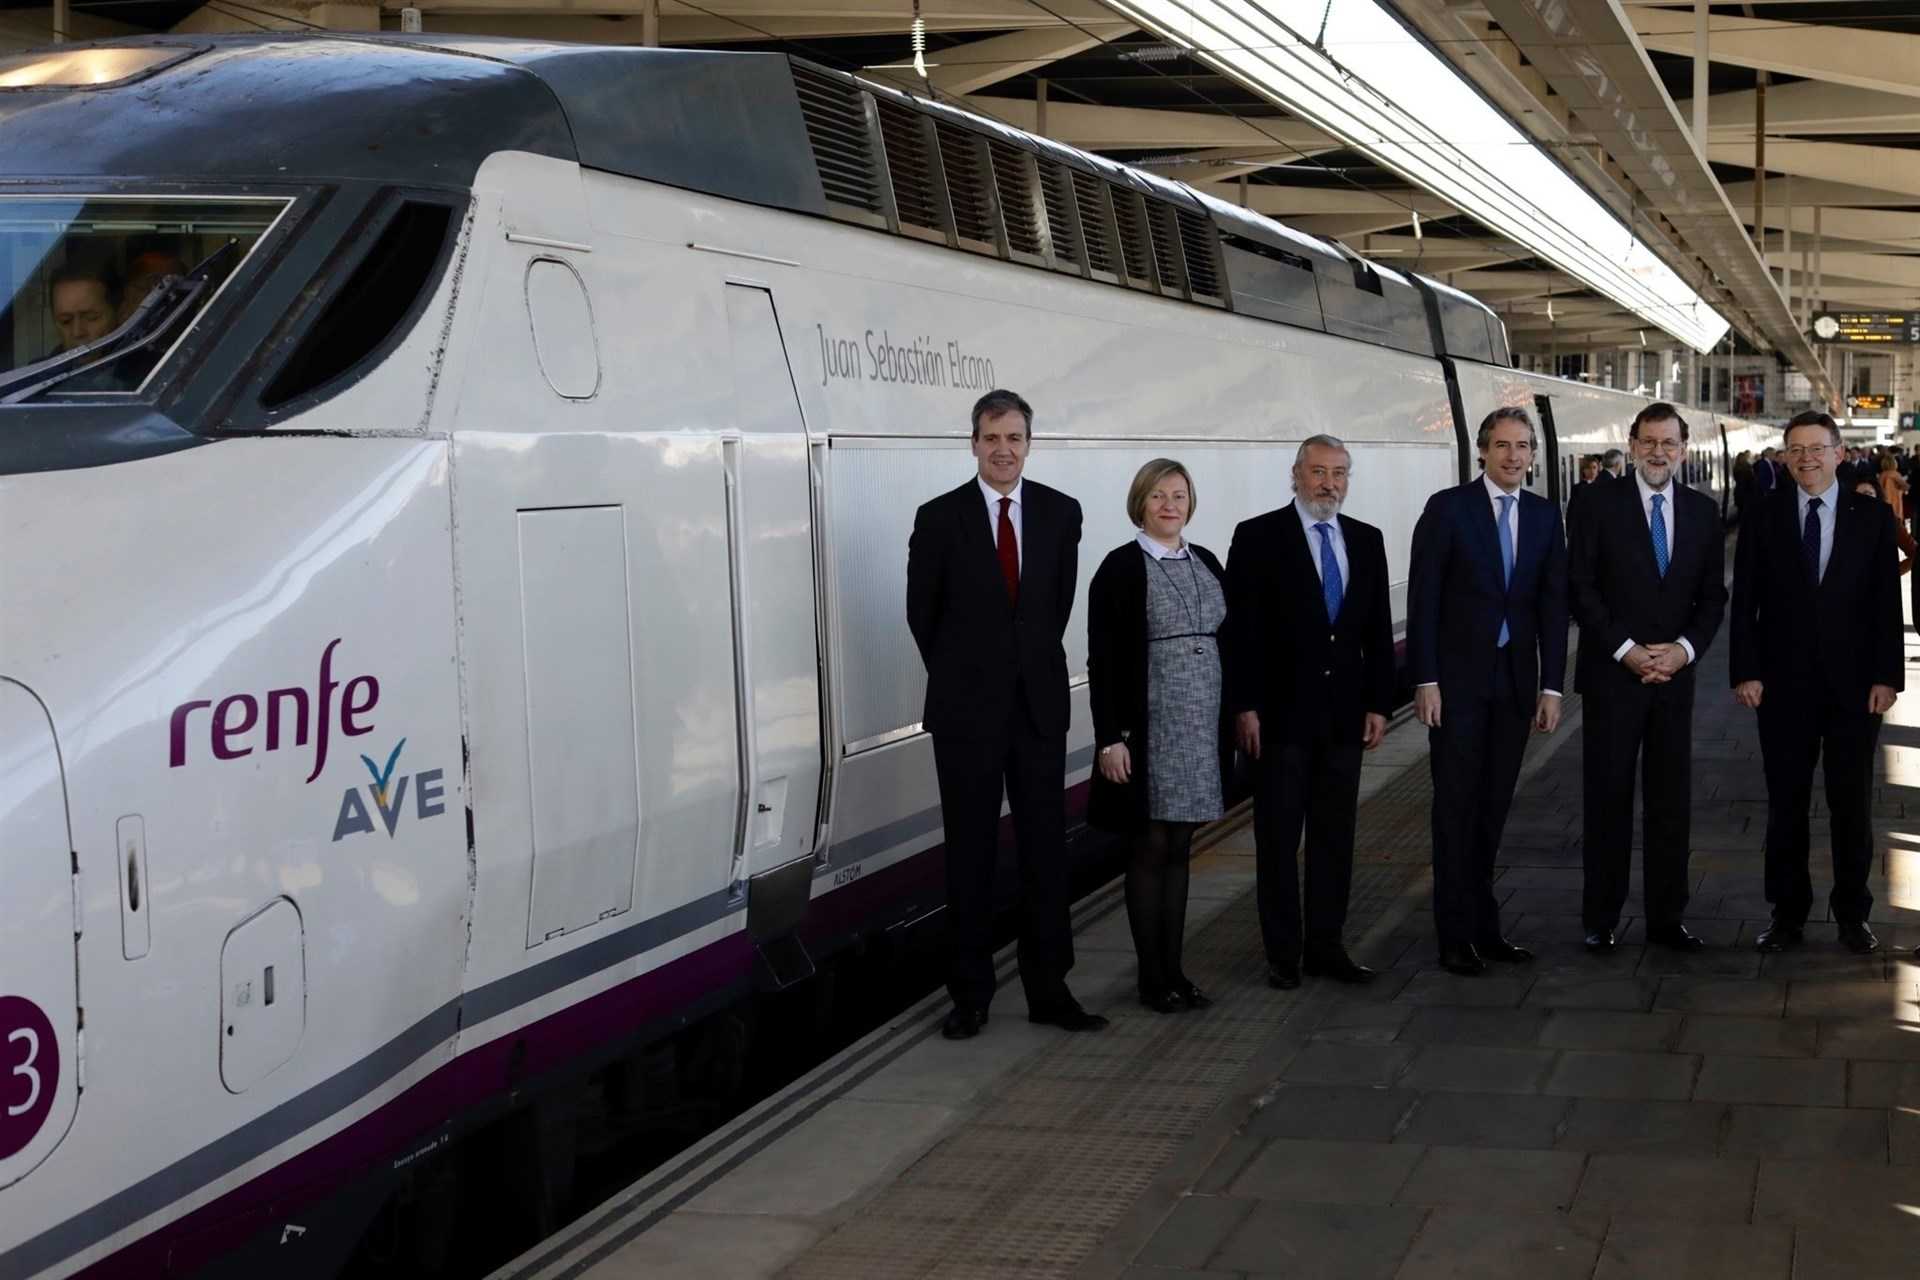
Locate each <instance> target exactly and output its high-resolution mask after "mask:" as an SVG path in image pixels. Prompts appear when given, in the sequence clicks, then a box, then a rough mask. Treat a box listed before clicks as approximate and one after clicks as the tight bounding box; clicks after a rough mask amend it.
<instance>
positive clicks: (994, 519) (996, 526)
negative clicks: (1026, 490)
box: [974, 476, 1027, 569]
mask: <svg viewBox="0 0 1920 1280" xmlns="http://www.w3.org/2000/svg"><path fill="white" fill-rule="evenodd" d="M974 483H975V484H977V485H979V486H980V492H981V493H982V494H983V495H985V497H986V499H987V537H988V539H989V540H990V541H992V543H993V545H994V546H996V547H997V546H999V545H1000V498H1001V495H1000V494H999V493H996V492H995V491H994V488H993V486H992V485H990V484H988V483H987V482H986V481H985V480H982V479H980V478H979V477H978V476H976V477H974ZM1024 484H1026V481H1025V480H1015V481H1014V482H1013V491H1012V492H1011V493H1008V494H1006V495H1005V496H1007V497H1009V498H1012V499H1013V505H1012V506H1010V507H1008V508H1007V519H1009V520H1011V521H1013V546H1014V549H1015V550H1016V551H1018V552H1019V553H1020V567H1021V568H1023V569H1024V568H1025V567H1026V563H1027V561H1026V553H1027V541H1026V537H1027V535H1026V530H1025V529H1024V528H1023V527H1022V526H1021V523H1020V488H1021V486H1022V485H1024Z"/></svg>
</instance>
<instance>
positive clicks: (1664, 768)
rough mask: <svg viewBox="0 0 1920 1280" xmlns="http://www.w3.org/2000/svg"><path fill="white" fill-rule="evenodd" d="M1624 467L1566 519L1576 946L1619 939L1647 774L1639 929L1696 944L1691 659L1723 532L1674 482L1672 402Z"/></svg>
mask: <svg viewBox="0 0 1920 1280" xmlns="http://www.w3.org/2000/svg"><path fill="white" fill-rule="evenodd" d="M1627 434H1628V437H1629V443H1630V444H1631V446H1632V449H1633V478H1632V479H1631V480H1629V481H1628V482H1627V483H1625V484H1615V485H1609V486H1607V487H1606V488H1604V489H1600V490H1597V491H1595V492H1593V493H1590V494H1588V495H1587V496H1586V497H1585V498H1584V499H1583V500H1582V502H1581V504H1580V506H1579V508H1578V514H1577V515H1576V516H1575V517H1574V518H1572V519H1571V520H1570V521H1569V528H1570V529H1571V541H1572V546H1571V548H1570V550H1569V553H1568V570H1567V578H1568V587H1569V591H1570V593H1571V597H1572V601H1573V617H1574V620H1575V621H1577V622H1578V623H1579V624H1580V657H1579V661H1578V665H1577V667H1576V670H1575V673H1574V674H1575V679H1576V680H1577V681H1578V682H1579V689H1580V692H1581V693H1583V694H1585V695H1586V721H1585V723H1584V725H1583V726H1582V728H1581V734H1582V737H1583V740H1584V742H1585V755H1584V759H1583V761H1582V766H1581V767H1582V770H1583V773H1584V775H1585V787H1584V798H1585V803H1584V805H1583V820H1584V823H1585V841H1584V843H1585V846H1586V847H1585V851H1584V859H1585V865H1586V881H1585V894H1584V897H1583V902H1582V908H1581V911H1582V915H1583V916H1584V917H1585V920H1584V926H1583V927H1584V929H1585V933H1586V944H1587V949H1588V950H1590V951H1594V952H1608V951H1612V950H1613V949H1614V946H1615V944H1616V941H1617V939H1616V930H1617V929H1618V928H1619V926H1620V913H1621V910H1622V908H1623V907H1624V906H1625V905H1626V901H1627V882H1628V877H1629V874H1630V871H1631V868H1632V851H1631V847H1632V844H1633V788H1634V780H1635V777H1636V776H1638V777H1641V778H1644V779H1645V785H1644V787H1643V788H1642V791H1643V794H1642V804H1643V806H1644V808H1645V810H1646V816H1645V820H1644V823H1643V829H1644V831H1645V833H1646V842H1645V843H1646V847H1645V849H1644V850H1643V852H1642V854H1641V858H1642V862H1643V864H1644V866H1645V868H1646V876H1645V885H1646V888H1645V899H1646V922H1647V924H1646V934H1647V941H1648V942H1650V943H1653V944H1654V945H1656V946H1666V947H1671V948H1674V949H1676V950H1680V951H1694V950H1698V949H1699V948H1700V947H1701V946H1702V945H1703V943H1702V942H1701V940H1700V938H1699V937H1698V936H1697V935H1695V934H1694V933H1692V932H1690V931H1689V930H1688V929H1687V927H1686V925H1684V924H1683V923H1681V913H1682V912H1683V911H1684V910H1685V908H1686V905H1687V893H1688V889H1689V887H1690V884H1691V881H1690V877H1689V876H1688V873H1687V853H1688V831H1689V825H1690V823H1689V819H1690V816H1691V810H1690V809H1689V807H1688V806H1689V800H1688V792H1689V785H1690V782H1691V779H1692V776H1693V690H1694V665H1693V664H1694V663H1695V662H1696V661H1697V660H1698V659H1699V657H1700V655H1701V654H1703V653H1705V652H1706V650H1707V645H1708V644H1709V643H1711V642H1712V640H1713V636H1714V633H1715V632H1716V631H1718V630H1719V629H1720V619H1721V616H1722V615H1723V614H1724V613H1725V612H1726V607H1727V588H1726V583H1725V578H1726V539H1725V535H1724V534H1723V533H1722V532H1721V528H1720V511H1719V508H1718V506H1716V505H1715V503H1714V501H1713V499H1711V498H1709V497H1708V496H1707V495H1706V494H1704V493H1700V492H1698V491H1697V490H1694V489H1689V488H1687V487H1686V485H1684V484H1681V483H1679V481H1678V479H1677V477H1676V475H1675V473H1676V471H1677V470H1678V468H1679V464H1680V462H1681V460H1682V459H1684V458H1685V457H1686V453H1687V422H1686V419H1685V418H1682V417H1681V416H1680V411H1679V410H1677V409H1675V408H1674V407H1673V406H1672V405H1670V404H1651V405H1648V406H1647V407H1646V408H1644V409H1642V410H1641V411H1640V413H1639V415H1638V416H1637V417H1635V418H1634V420H1633V426H1632V427H1631V428H1630V429H1629V431H1628V433H1627Z"/></svg>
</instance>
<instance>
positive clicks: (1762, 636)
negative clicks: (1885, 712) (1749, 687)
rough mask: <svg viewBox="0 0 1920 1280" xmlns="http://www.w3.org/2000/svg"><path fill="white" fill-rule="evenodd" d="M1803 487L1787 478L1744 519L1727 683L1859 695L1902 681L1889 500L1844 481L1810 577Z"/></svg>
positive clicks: (1778, 695) (1799, 694)
mask: <svg viewBox="0 0 1920 1280" xmlns="http://www.w3.org/2000/svg"><path fill="white" fill-rule="evenodd" d="M1799 491H1800V490H1799V486H1798V485H1793V484H1783V485H1781V486H1780V487H1779V489H1777V490H1776V491H1775V492H1773V493H1771V494H1769V495H1768V496H1767V497H1766V498H1765V499H1764V500H1762V501H1761V502H1759V503H1757V504H1755V506H1754V509H1753V511H1752V513H1751V514H1750V515H1749V516H1748V517H1747V519H1745V520H1743V521H1742V522H1741V524H1740V538H1739V541H1738V542H1737V543H1735V545H1734V556H1733V602H1732V610H1733V619H1732V622H1731V623H1730V625H1729V628H1728V631H1729V639H1730V648H1729V650H1728V658H1729V662H1730V668H1731V669H1730V672H1729V674H1730V676H1731V679H1732V683H1733V684H1736V685H1738V684H1741V683H1742V682H1744V681H1747V680H1759V681H1761V682H1762V683H1764V684H1765V686H1766V690H1765V697H1766V700H1767V701H1769V702H1773V701H1775V700H1776V699H1791V700H1795V701H1809V702H1818V701H1821V700H1824V699H1836V700H1837V701H1838V703H1839V705H1842V706H1852V705H1854V703H1855V702H1857V703H1858V705H1859V706H1860V707H1861V708H1862V709H1863V710H1864V708H1865V707H1866V704H1867V691H1868V689H1870V688H1871V687H1872V686H1874V685H1876V684H1884V685H1888V686H1890V687H1891V688H1894V689H1904V688H1905V687H1906V676H1905V667H1906V664H1905V644H1904V640H1903V635H1902V629H1903V626H1904V624H1903V622H1902V620H1901V617H1900V557H1899V551H1898V549H1897V548H1896V546H1895V544H1894V528H1893V522H1892V521H1890V520H1888V519H1887V508H1886V504H1885V503H1883V502H1881V501H1880V500H1879V499H1877V498H1869V497H1867V496H1866V495H1865V494H1861V493H1854V492H1852V491H1851V490H1848V489H1845V488H1842V489H1841V490H1840V491H1839V495H1838V499H1837V501H1836V502H1835V504H1834V514H1833V553H1832V555H1831V556H1830V557H1829V558H1828V560H1827V572H1826V576H1825V577H1823V578H1821V579H1820V580H1819V581H1818V582H1815V581H1814V579H1813V575H1812V574H1810V573H1808V572H1807V567H1806V559H1805V556H1804V553H1803V552H1802V550H1801V532H1802V524H1801V521H1800V511H1799V502H1798V501H1797V499H1796V497H1795V495H1796V494H1798V493H1799Z"/></svg>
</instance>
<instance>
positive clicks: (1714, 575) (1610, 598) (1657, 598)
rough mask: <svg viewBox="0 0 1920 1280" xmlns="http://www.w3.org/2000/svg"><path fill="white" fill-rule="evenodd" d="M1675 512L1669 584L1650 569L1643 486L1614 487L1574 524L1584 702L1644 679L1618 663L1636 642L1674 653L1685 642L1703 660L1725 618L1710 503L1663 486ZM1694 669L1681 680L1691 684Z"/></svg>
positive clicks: (1573, 572)
mask: <svg viewBox="0 0 1920 1280" xmlns="http://www.w3.org/2000/svg"><path fill="white" fill-rule="evenodd" d="M1667 498H1668V501H1669V503H1670V504H1671V505H1672V507H1673V546H1672V548H1671V549H1672V552H1673V554H1672V556H1671V558H1670V559H1669V560H1668V563H1667V575H1666V577H1664V578H1663V577H1661V576H1660V571H1659V568H1658V566H1656V565H1655V564H1654V560H1653V535H1652V527H1651V526H1650V525H1649V524H1648V522H1647V515H1646V510H1645V508H1643V507H1642V506H1641V505H1640V486H1639V485H1638V484H1617V485H1610V486H1608V487H1607V488H1606V489H1603V490H1601V491H1599V492H1597V493H1594V494H1592V495H1590V496H1589V497H1588V498H1587V500H1586V503H1585V506H1584V508H1583V509H1582V511H1581V513H1580V518H1579V519H1578V520H1575V521H1573V522H1571V525H1570V528H1569V536H1570V542H1571V545H1570V547H1569V549H1568V555H1567V587H1568V591H1569V594H1570V597H1571V599H1572V604H1573V618H1574V621H1576V622H1578V623H1579V624H1580V657H1579V659H1578V667H1577V670H1576V671H1575V679H1576V680H1577V682H1578V687H1579V689H1580V691H1581V692H1582V693H1604V692H1606V691H1607V690H1609V689H1618V688H1620V687H1621V686H1622V685H1627V686H1634V687H1637V686H1638V685H1639V683H1640V681H1639V677H1638V676H1635V675H1634V674H1633V673H1632V672H1631V671H1628V670H1627V669H1626V668H1625V667H1624V666H1622V665H1621V664H1620V663H1618V662H1616V661H1614V658H1613V654H1614V650H1616V649H1618V648H1619V647H1620V646H1621V645H1622V644H1624V643H1626V641H1627V640H1628V638H1629V637H1631V638H1632V639H1633V640H1634V641H1635V642H1636V643H1638V644H1643V645H1647V644H1671V643H1673V642H1674V641H1677V640H1679V639H1680V638H1681V637H1683V636H1684V637H1685V638H1686V641H1687V643H1688V644H1690V645H1692V646H1693V654H1694V657H1695V658H1696V659H1698V658H1702V657H1705V656H1706V652H1707V646H1708V645H1709V644H1711V643H1713V637H1714V633H1715V632H1717V631H1718V630H1719V629H1720V620H1721V618H1722V617H1723V616H1724V615H1725V613H1726V608H1727V588H1726V565H1727V550H1726V534H1725V532H1724V531H1722V529H1721V528H1720V509H1719V507H1718V506H1716V505H1715V504H1714V501H1713V499H1712V498H1709V497H1708V496H1707V495H1706V494H1704V493H1701V492H1700V491H1699V490H1697V489H1689V488H1687V487H1686V486H1685V485H1682V484H1679V483H1677V482H1676V483H1673V484H1669V485H1668V486H1667ZM1692 677H1693V667H1692V666H1690V665H1689V666H1686V667H1683V668H1681V671H1680V674H1679V675H1678V676H1676V677H1675V679H1677V680H1690V679H1692Z"/></svg>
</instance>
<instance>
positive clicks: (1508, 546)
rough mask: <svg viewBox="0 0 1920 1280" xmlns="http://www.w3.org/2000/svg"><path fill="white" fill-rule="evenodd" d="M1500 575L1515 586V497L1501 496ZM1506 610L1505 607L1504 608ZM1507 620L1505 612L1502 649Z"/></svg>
mask: <svg viewBox="0 0 1920 1280" xmlns="http://www.w3.org/2000/svg"><path fill="white" fill-rule="evenodd" d="M1498 532H1499V534H1500V573H1501V579H1502V581H1503V582H1504V583H1505V585H1507V586H1509V587H1510V586H1512V585H1513V495H1512V494H1510V493H1503V494H1501V495H1500V528H1499V530H1498ZM1503 610H1504V606H1503ZM1507 639H1508V636H1507V618H1506V614H1505V612H1504V611H1503V612H1502V613H1501V615H1500V647H1501V648H1502V649H1504V648H1506V647H1507Z"/></svg>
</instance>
